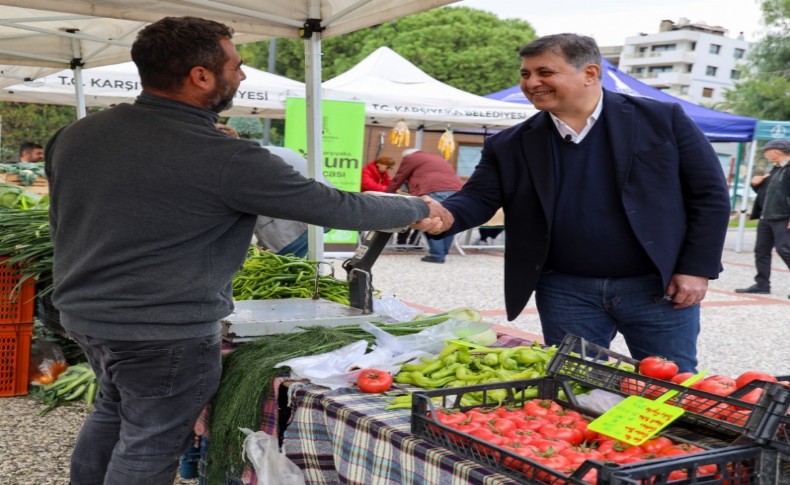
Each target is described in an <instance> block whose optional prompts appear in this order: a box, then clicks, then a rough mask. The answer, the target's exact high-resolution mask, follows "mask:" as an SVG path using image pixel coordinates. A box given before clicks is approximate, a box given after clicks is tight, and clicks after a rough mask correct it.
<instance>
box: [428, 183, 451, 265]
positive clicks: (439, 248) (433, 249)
mask: <svg viewBox="0 0 790 485" xmlns="http://www.w3.org/2000/svg"><path fill="white" fill-rule="evenodd" d="M454 193H455V192H454V191H452V190H443V191H439V192H431V193H430V194H426V195H428V197H430V198H431V199H433V200H435V201H436V202H443V201H444V199H446V198H448V197H450V196H451V195H453V194H454ZM453 238H455V236H447V237H443V238H441V239H428V255H429V256H432V257H434V258H436V259H438V260H441V261H444V259H445V258H446V257H447V254H448V253H449V252H450V248H452V247H453Z"/></svg>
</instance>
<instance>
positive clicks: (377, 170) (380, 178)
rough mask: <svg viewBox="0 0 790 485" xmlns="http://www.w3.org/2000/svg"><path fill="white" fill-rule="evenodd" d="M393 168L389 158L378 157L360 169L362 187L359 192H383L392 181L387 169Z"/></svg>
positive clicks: (393, 161) (393, 163) (392, 161)
mask: <svg viewBox="0 0 790 485" xmlns="http://www.w3.org/2000/svg"><path fill="white" fill-rule="evenodd" d="M394 166H395V160H393V159H392V158H390V157H379V158H377V159H375V160H373V161H372V162H370V163H368V164H367V165H365V166H364V167H362V187H361V188H360V192H385V191H386V190H387V187H389V185H390V182H391V181H392V179H391V178H390V174H389V169H391V168H392V167H394Z"/></svg>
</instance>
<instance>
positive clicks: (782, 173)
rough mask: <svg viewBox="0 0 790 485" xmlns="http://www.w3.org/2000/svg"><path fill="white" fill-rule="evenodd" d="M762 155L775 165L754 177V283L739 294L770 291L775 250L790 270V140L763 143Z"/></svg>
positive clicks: (739, 289)
mask: <svg viewBox="0 0 790 485" xmlns="http://www.w3.org/2000/svg"><path fill="white" fill-rule="evenodd" d="M763 155H764V156H765V158H766V160H768V161H769V162H771V164H772V165H773V168H772V169H771V171H770V172H769V173H767V174H765V175H757V176H755V177H753V178H752V188H753V189H755V190H756V191H757V198H756V199H755V201H754V206H753V207H752V214H751V218H752V219H759V221H758V222H757V239H756V240H755V242H754V266H755V268H756V269H757V275H756V276H755V277H754V281H755V283H754V284H753V285H752V286H749V287H748V288H738V289H736V290H735V292H736V293H757V294H766V295H767V294H770V293H771V259H772V253H773V250H774V248H775V249H776V253H777V254H778V255H779V257H780V258H782V260H783V261H784V262H785V264H786V265H787V268H788V269H790V169H788V168H787V166H788V165H789V164H790V163H789V162H790V140H784V139H782V140H771V141H769V142H768V143H766V144H765V146H763ZM788 298H790V296H788Z"/></svg>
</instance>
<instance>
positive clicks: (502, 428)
mask: <svg viewBox="0 0 790 485" xmlns="http://www.w3.org/2000/svg"><path fill="white" fill-rule="evenodd" d="M483 425H484V426H488V427H489V428H491V431H493V432H495V433H499V434H501V435H504V434H505V433H509V432H510V431H513V430H515V429H516V424H515V423H514V422H513V421H511V420H509V419H505V418H494V419H490V420H488V421H486V422H485V423H483Z"/></svg>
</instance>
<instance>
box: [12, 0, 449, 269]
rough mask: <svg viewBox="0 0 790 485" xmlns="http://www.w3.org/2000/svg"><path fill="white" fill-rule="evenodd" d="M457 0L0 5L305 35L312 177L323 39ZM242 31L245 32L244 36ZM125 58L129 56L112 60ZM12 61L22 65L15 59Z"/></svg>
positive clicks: (18, 0) (123, 0) (318, 253)
mask: <svg viewBox="0 0 790 485" xmlns="http://www.w3.org/2000/svg"><path fill="white" fill-rule="evenodd" d="M455 1H457V0H269V1H265V2H263V1H261V0H182V1H173V0H135V1H134V2H130V1H129V0H58V1H57V2H55V1H52V0H0V18H12V17H13V15H12V14H8V13H6V12H7V10H6V8H5V7H3V6H9V7H19V8H25V9H37V10H41V11H42V12H40V15H41V16H42V17H46V16H47V15H51V13H50V12H51V11H57V12H66V13H71V14H75V15H89V16H93V17H98V18H103V19H104V18H106V19H115V20H121V21H133V22H144V23H149V22H155V21H157V20H159V19H161V18H162V17H167V16H173V17H181V16H196V17H203V18H209V19H212V20H216V21H218V22H222V23H224V24H227V25H230V26H231V27H233V28H234V30H235V31H236V32H237V33H238V34H239V36H238V37H236V38H235V40H236V41H237V42H242V41H243V40H242V39H244V40H246V41H251V40H255V39H256V38H257V39H271V38H303V39H305V80H306V83H305V84H306V91H305V98H306V100H307V103H306V104H307V153H308V161H309V164H308V169H309V170H308V171H309V173H310V176H311V177H315V175H316V173H318V172H320V167H321V161H320V159H321V153H322V150H321V133H322V129H321V60H320V59H321V38H322V37H332V36H336V35H341V34H345V33H348V32H352V31H354V30H358V29H361V28H364V27H369V26H371V25H377V24H380V23H383V22H387V21H389V20H392V19H396V18H399V17H404V16H406V15H410V14H413V13H417V12H421V11H424V10H430V9H432V8H435V7H439V6H442V5H447V4H450V3H454V2H455ZM245 35H249V37H243V36H245ZM124 40H127V41H130V40H131V39H130V38H126V39H124ZM31 44H32V41H31ZM1 49H3V46H2V43H0V50H1ZM25 50H26V49H25ZM26 51H27V50H26ZM74 57H76V56H73V58H74ZM126 60H129V58H128V57H126V58H124V59H118V60H116V61H114V62H120V61H126ZM109 63H110V62H107V64H109ZM10 64H13V65H22V64H20V63H18V62H12V63H10ZM38 65H41V64H38ZM97 65H98V64H97ZM64 67H68V66H64ZM61 69H62V67H61ZM79 85H80V83H77V86H79ZM309 236H310V248H309V254H310V256H311V257H313V258H316V259H320V258H321V257H322V256H323V250H322V247H323V244H322V242H323V234H322V233H321V231H320V230H319V229H318V228H317V227H315V226H310V229H309Z"/></svg>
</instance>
